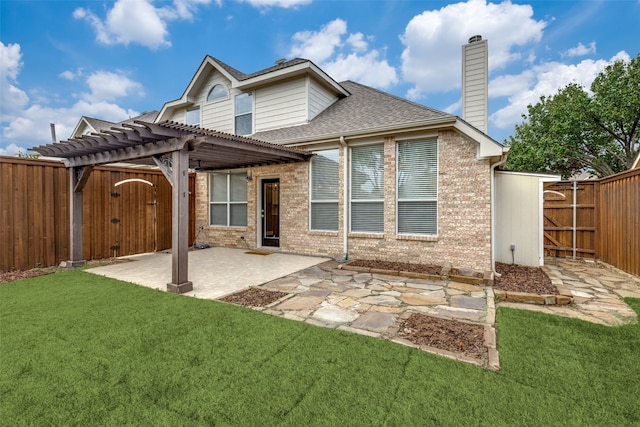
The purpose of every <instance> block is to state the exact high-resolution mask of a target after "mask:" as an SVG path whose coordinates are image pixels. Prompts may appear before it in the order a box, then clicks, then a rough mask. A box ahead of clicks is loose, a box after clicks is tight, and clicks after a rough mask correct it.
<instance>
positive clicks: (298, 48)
mask: <svg viewBox="0 0 640 427" xmlns="http://www.w3.org/2000/svg"><path fill="white" fill-rule="evenodd" d="M346 33H347V23H346V22H345V21H343V20H342V19H340V18H338V19H334V20H333V21H331V22H329V23H328V24H326V25H323V26H322V28H321V29H320V31H300V32H298V33H295V34H294V35H293V37H291V38H292V40H293V42H294V45H293V47H292V48H291V50H290V52H289V56H291V57H302V58H306V59H309V60H311V61H313V62H315V63H316V64H321V63H323V62H324V61H326V60H327V59H329V58H330V57H331V56H332V55H333V53H334V51H335V50H336V48H339V47H341V46H342V36H343V35H345V34H346Z"/></svg>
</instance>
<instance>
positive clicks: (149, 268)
mask: <svg viewBox="0 0 640 427" xmlns="http://www.w3.org/2000/svg"><path fill="white" fill-rule="evenodd" d="M250 252H254V253H250ZM264 254H266V255H264ZM122 258H123V259H127V260H130V261H131V262H125V263H118V264H112V265H106V266H102V267H95V268H90V269H87V271H88V272H89V273H94V274H98V275H101V276H106V277H110V278H112V279H118V280H123V281H125V282H131V283H135V284H137V285H142V286H146V287H148V288H154V289H160V290H163V291H164V290H166V285H167V283H169V282H171V254H170V253H169V252H168V251H165V252H156V253H149V254H141V255H131V256H125V257H122ZM324 261H327V258H320V257H310V256H301V255H289V254H282V253H278V252H262V251H250V250H248V249H234V248H220V247H214V248H208V249H200V250H193V251H189V280H191V281H192V282H193V291H191V292H187V293H185V294H183V295H188V296H193V297H197V298H204V299H216V298H220V297H222V296H224V295H228V294H231V293H234V292H237V291H240V290H242V289H246V288H249V287H251V286H258V285H261V284H263V283H266V282H270V281H272V280H275V279H278V278H280V277H283V276H286V275H288V274H292V273H295V272H296V271H299V270H303V269H305V268H308V267H311V266H314V265H316V264H320V263H321V262H324Z"/></svg>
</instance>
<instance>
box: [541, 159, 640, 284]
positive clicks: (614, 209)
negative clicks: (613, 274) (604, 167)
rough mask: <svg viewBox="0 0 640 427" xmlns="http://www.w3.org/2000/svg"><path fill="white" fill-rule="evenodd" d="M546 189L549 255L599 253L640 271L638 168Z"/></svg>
mask: <svg viewBox="0 0 640 427" xmlns="http://www.w3.org/2000/svg"><path fill="white" fill-rule="evenodd" d="M544 190H545V201H544V249H545V255H546V256H553V257H572V256H576V257H580V258H582V257H585V258H597V259H600V260H602V261H604V262H606V263H608V264H611V265H613V266H616V267H618V268H620V269H622V270H625V271H627V272H629V273H632V274H636V275H640V169H634V170H630V171H626V172H623V173H619V174H616V175H612V176H610V177H607V178H603V179H601V180H594V181H560V182H552V183H545V185H544ZM574 197H575V199H574Z"/></svg>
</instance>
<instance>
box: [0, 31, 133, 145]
mask: <svg viewBox="0 0 640 427" xmlns="http://www.w3.org/2000/svg"><path fill="white" fill-rule="evenodd" d="M0 59H1V61H0V64H1V65H0V71H1V80H0V85H1V86H2V87H1V89H2V91H1V96H2V99H1V105H2V107H1V108H2V114H1V116H0V126H1V127H0V141H1V143H0V154H2V155H15V154H17V153H19V152H22V153H26V152H27V149H28V148H31V147H33V146H36V145H42V144H48V143H49V142H51V131H50V125H49V123H51V122H53V123H55V124H56V135H57V136H58V139H66V138H68V137H69V136H70V134H71V132H72V131H73V129H74V128H75V126H76V125H77V123H78V120H79V119H80V117H81V116H91V117H98V118H100V119H104V120H108V121H112V122H119V121H121V120H125V119H127V118H129V117H132V116H136V115H138V112H136V111H134V110H131V109H125V108H123V107H120V106H119V105H117V104H116V103H114V102H113V101H114V100H115V99H117V98H119V97H124V96H131V95H133V96H143V95H144V94H143V91H142V86H141V85H140V83H138V82H135V81H133V80H131V79H129V78H128V77H127V76H125V75H124V74H123V73H122V72H110V71H96V72H93V73H91V74H89V75H88V76H87V77H86V79H85V80H84V81H83V83H86V85H87V87H88V91H87V92H83V93H81V94H80V95H79V98H80V99H79V100H78V101H77V102H75V103H74V104H73V105H71V106H63V107H52V106H50V105H48V103H50V101H51V97H53V96H55V94H49V98H38V99H36V100H35V101H34V100H31V99H29V96H28V95H27V94H26V92H25V91H23V90H22V89H20V88H19V87H18V85H17V83H16V82H17V78H18V75H19V72H20V68H21V66H22V54H21V53H20V45H18V44H14V45H8V46H5V45H4V44H2V42H0ZM62 74H63V75H61V76H60V77H61V78H65V79H67V78H69V77H72V78H74V79H76V80H77V79H78V78H79V77H81V76H82V75H83V73H82V72H81V71H80V70H79V71H77V72H71V71H69V72H63V73H62ZM14 83H15V84H14ZM32 92H33V93H36V94H37V93H38V91H37V90H36V89H34V90H33V91H32ZM30 93H31V92H30Z"/></svg>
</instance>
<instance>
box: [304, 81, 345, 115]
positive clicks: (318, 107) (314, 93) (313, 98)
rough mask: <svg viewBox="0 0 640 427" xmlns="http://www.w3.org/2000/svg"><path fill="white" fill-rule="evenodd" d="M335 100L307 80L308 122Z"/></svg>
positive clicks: (335, 98) (315, 83)
mask: <svg viewBox="0 0 640 427" xmlns="http://www.w3.org/2000/svg"><path fill="white" fill-rule="evenodd" d="M337 100H338V98H337V97H336V96H334V95H332V94H330V93H329V92H327V91H326V90H325V89H324V88H323V87H322V86H320V84H318V82H316V81H315V80H313V79H309V120H312V119H313V118H314V117H315V116H317V115H318V114H320V113H322V111H324V109H325V108H327V107H328V106H329V105H331V104H333V103H334V102H336V101H337Z"/></svg>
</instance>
